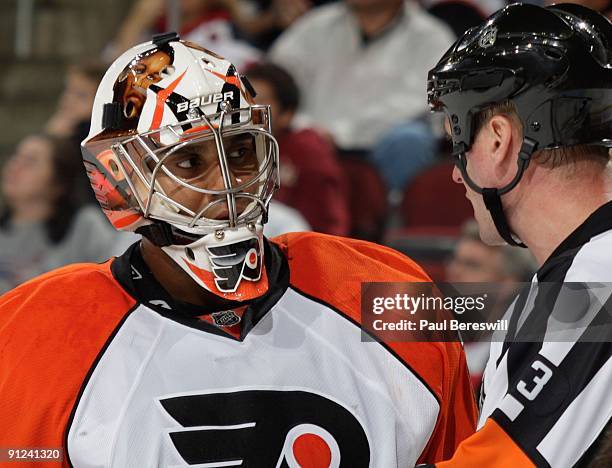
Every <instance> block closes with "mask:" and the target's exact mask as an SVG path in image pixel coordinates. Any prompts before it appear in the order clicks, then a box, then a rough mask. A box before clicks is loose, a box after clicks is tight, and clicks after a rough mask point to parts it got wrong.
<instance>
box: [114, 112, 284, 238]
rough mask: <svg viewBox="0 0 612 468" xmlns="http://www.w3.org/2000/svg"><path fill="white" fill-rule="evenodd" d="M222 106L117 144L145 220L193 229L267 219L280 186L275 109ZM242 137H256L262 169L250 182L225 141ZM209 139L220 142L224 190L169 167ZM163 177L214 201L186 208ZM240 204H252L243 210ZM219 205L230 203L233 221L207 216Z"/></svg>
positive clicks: (117, 153)
mask: <svg viewBox="0 0 612 468" xmlns="http://www.w3.org/2000/svg"><path fill="white" fill-rule="evenodd" d="M220 107H221V109H222V110H221V111H220V112H218V113H215V114H209V115H205V114H203V113H202V112H201V111H199V110H198V109H194V110H193V112H191V113H190V114H189V115H190V116H191V117H190V118H188V119H187V120H184V121H181V122H178V123H176V124H173V125H167V126H164V127H161V128H159V129H155V130H150V131H148V132H145V133H141V134H138V135H134V136H130V137H128V138H126V139H124V140H122V141H120V142H118V143H115V144H114V145H112V146H111V149H112V151H113V152H114V154H115V156H116V157H117V162H118V165H119V167H120V169H121V172H122V173H123V175H124V176H125V180H126V182H127V183H128V185H129V187H130V189H131V191H132V193H133V194H134V197H135V199H136V200H137V202H138V205H139V207H140V211H141V213H142V215H143V216H144V217H145V218H151V219H159V220H162V221H165V222H169V223H172V224H175V225H180V226H185V227H187V228H195V229H197V228H206V229H205V230H206V231H215V230H219V229H224V228H235V227H239V226H243V225H246V224H248V223H253V222H255V221H256V220H257V219H258V218H259V217H260V216H262V215H263V217H264V221H265V219H266V217H267V207H268V204H269V202H270V199H271V198H272V196H273V194H274V192H275V191H276V190H277V189H278V187H279V164H278V158H279V156H278V155H279V149H278V143H277V141H276V139H275V138H274V137H273V136H272V133H271V113H270V107H269V106H263V105H253V106H250V107H247V108H239V109H231V107H230V105H229V103H228V102H224V103H222V104H221V106H220ZM198 114H199V115H198ZM238 135H251V136H252V138H253V144H254V151H255V155H256V160H257V168H256V170H254V171H253V173H252V174H251V175H250V178H249V180H247V181H245V182H243V183H238V184H235V183H234V182H233V180H232V179H233V176H232V167H231V163H230V162H229V161H228V156H227V154H226V148H225V143H226V142H227V140H228V139H229V138H231V137H236V136H238ZM208 141H214V147H215V149H216V153H217V158H216V159H217V160H216V161H215V163H216V164H218V167H219V169H220V173H221V176H222V179H223V188H211V187H201V186H198V185H196V183H197V180H189V179H185V178H182V177H180V176H178V175H177V174H175V173H174V172H173V171H172V170H171V169H170V168H169V167H168V165H167V164H168V162H169V161H170V160H171V158H172V157H173V155H176V154H178V153H177V152H179V151H181V150H185V149H186V148H187V147H190V146H194V145H198V144H199V143H204V142H208ZM161 175H163V176H164V177H166V178H167V179H169V180H170V181H171V182H172V183H173V184H175V187H182V190H188V191H192V192H196V193H199V194H201V195H202V197H208V198H210V199H211V200H210V201H209V202H208V203H206V204H205V205H204V206H203V207H198V208H197V209H194V208H193V207H189V206H186V204H185V203H180V202H179V201H177V200H176V199H174V198H173V197H172V196H170V195H168V193H166V191H165V190H164V189H163V188H162V186H161V184H160V183H159V178H160V176H161ZM237 202H238V203H243V204H244V203H247V202H248V203H247V205H246V206H245V208H244V209H243V210H242V211H241V212H240V211H239V208H238V207H237ZM218 205H225V206H226V207H227V212H228V215H227V219H214V218H210V217H207V216H206V214H207V212H210V210H211V209H213V208H214V207H217V206H218Z"/></svg>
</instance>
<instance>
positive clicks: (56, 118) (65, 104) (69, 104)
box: [45, 61, 107, 145]
mask: <svg viewBox="0 0 612 468" xmlns="http://www.w3.org/2000/svg"><path fill="white" fill-rule="evenodd" d="M106 68H107V67H106V65H105V64H103V63H102V62H94V61H91V62H84V63H81V64H78V65H72V66H71V67H69V68H68V71H67V73H66V80H65V84H64V90H63V91H62V94H61V95H60V98H59V100H58V103H57V108H56V110H55V112H54V113H53V115H52V116H51V118H50V119H49V121H48V122H47V124H46V126H45V132H46V133H48V134H49V135H54V136H57V137H60V138H70V139H72V140H74V141H75V143H76V144H77V145H79V144H80V143H81V141H82V140H83V139H84V138H85V137H86V136H87V134H88V133H89V120H90V117H91V109H92V108H93V101H94V97H95V95H96V90H97V89H98V84H100V81H102V77H103V76H104V73H105V72H106Z"/></svg>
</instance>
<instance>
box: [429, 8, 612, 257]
mask: <svg viewBox="0 0 612 468" xmlns="http://www.w3.org/2000/svg"><path fill="white" fill-rule="evenodd" d="M427 93H428V101H429V105H430V107H431V109H432V110H434V111H444V112H445V113H446V114H447V116H448V118H449V122H450V124H451V133H452V140H453V154H454V156H455V157H456V158H457V162H458V166H459V169H460V170H461V172H462V176H463V178H464V180H465V181H466V183H467V184H468V185H469V186H470V187H471V188H472V189H473V190H475V191H477V192H478V193H481V194H482V195H483V198H484V199H485V204H486V206H487V208H488V209H489V211H491V215H492V216H493V220H494V222H495V225H496V227H497V229H498V231H499V232H500V235H502V237H503V238H504V239H505V240H506V241H507V242H508V243H510V244H513V245H522V244H519V243H518V242H516V241H515V240H514V239H513V238H512V236H511V234H510V230H509V228H508V226H507V221H506V219H505V216H504V215H503V211H502V208H501V200H500V198H499V197H500V196H501V195H503V194H504V193H507V192H509V191H510V190H512V188H514V187H515V186H516V184H517V183H518V182H519V181H520V179H521V177H522V174H523V171H524V170H525V169H526V168H527V166H528V164H529V161H530V159H531V156H532V154H533V153H534V152H535V151H537V150H541V149H550V148H557V147H561V146H571V145H578V144H585V145H587V144H588V145H599V146H605V147H612V23H610V21H608V20H607V19H606V18H604V17H603V16H602V15H600V14H598V13H596V12H594V11H592V10H590V9H588V8H586V7H582V6H579V5H574V4H560V5H553V6H550V7H547V8H542V7H537V6H534V5H527V4H513V5H509V6H507V7H505V8H503V9H502V10H499V11H498V12H496V13H495V14H493V15H492V16H491V17H490V18H489V19H488V20H487V21H486V22H485V23H483V24H482V25H480V26H477V27H474V28H471V29H469V30H468V31H467V32H466V33H465V34H464V35H463V36H462V37H461V38H460V39H459V40H458V41H457V42H456V43H455V44H453V45H452V47H451V48H450V49H449V50H448V52H446V54H445V55H444V56H443V57H442V59H441V60H440V61H439V62H438V64H437V65H436V66H435V67H434V68H433V69H432V70H430V72H429V79H428V86H427ZM506 100H508V101H511V102H512V103H513V104H514V105H515V106H516V109H517V112H518V117H519V118H520V120H521V122H522V124H523V130H524V140H523V146H522V148H521V151H520V153H519V158H518V170H517V174H516V176H515V178H514V180H513V181H512V182H511V183H510V184H508V185H507V186H506V187H503V188H499V189H487V188H481V187H478V186H477V185H476V184H475V183H474V182H473V181H472V180H471V179H470V177H469V175H468V174H467V171H466V170H465V165H466V161H465V152H466V151H467V150H468V149H469V148H470V146H471V145H472V143H473V141H474V137H475V134H474V133H475V128H474V126H475V123H476V122H475V118H476V116H477V115H478V114H479V112H480V111H482V110H484V109H486V108H488V107H490V106H491V105H493V104H496V103H500V102H503V101H506Z"/></svg>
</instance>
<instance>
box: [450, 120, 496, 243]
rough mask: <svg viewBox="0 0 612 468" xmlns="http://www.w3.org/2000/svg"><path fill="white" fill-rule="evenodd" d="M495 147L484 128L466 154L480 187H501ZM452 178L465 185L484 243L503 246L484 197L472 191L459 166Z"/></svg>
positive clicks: (468, 165) (467, 166) (466, 194)
mask: <svg viewBox="0 0 612 468" xmlns="http://www.w3.org/2000/svg"><path fill="white" fill-rule="evenodd" d="M445 128H446V130H447V132H448V131H449V129H450V127H449V125H448V121H447V122H446V124H445ZM493 147H495V143H494V141H493V140H492V136H491V135H490V134H489V133H488V132H487V129H486V128H483V129H482V130H481V131H479V132H478V134H477V135H476V138H475V139H474V143H473V144H472V146H471V148H470V150H469V151H468V152H467V153H466V163H467V164H466V168H467V173H468V174H469V176H470V177H471V179H472V180H473V181H474V182H475V183H476V184H477V185H478V186H479V187H497V186H500V185H499V182H498V181H497V179H496V177H497V175H496V171H495V168H496V164H495V158H494V157H492V153H491V148H493ZM452 177H453V181H454V182H455V183H458V184H463V186H464V187H465V197H466V198H467V199H468V200H469V201H470V203H471V204H472V208H473V209H474V218H475V219H476V222H477V223H478V228H479V231H480V238H481V239H482V241H483V242H484V243H485V244H488V245H503V244H504V243H505V242H504V240H503V239H502V237H501V236H500V235H499V233H498V232H497V228H496V227H495V224H494V223H493V219H492V218H491V215H490V214H489V211H488V210H487V208H486V207H485V204H484V201H483V199H482V195H481V194H479V193H477V192H475V191H474V190H472V189H471V188H470V187H469V186H468V185H467V184H466V183H465V181H464V180H463V177H462V176H461V172H460V171H459V169H458V168H457V166H455V167H454V168H453V175H452Z"/></svg>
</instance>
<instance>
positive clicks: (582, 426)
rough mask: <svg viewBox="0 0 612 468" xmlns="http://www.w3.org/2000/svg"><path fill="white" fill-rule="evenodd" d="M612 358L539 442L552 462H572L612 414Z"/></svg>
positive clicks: (562, 463)
mask: <svg viewBox="0 0 612 468" xmlns="http://www.w3.org/2000/svg"><path fill="white" fill-rule="evenodd" d="M610 382H612V358H609V359H608V360H607V361H606V363H605V364H604V366H603V367H602V368H601V369H600V370H599V372H598V373H597V374H596V375H595V376H594V377H593V378H592V379H591V381H590V382H589V384H588V385H587V386H586V387H585V388H584V390H582V392H580V394H579V395H578V396H577V397H576V398H574V400H573V401H572V403H571V405H569V406H568V407H567V409H566V410H565V411H564V412H563V414H562V415H561V417H560V418H559V419H558V421H557V422H556V424H555V425H554V426H553V427H552V428H551V429H550V431H548V434H547V435H546V437H544V439H543V440H542V442H540V444H539V445H538V447H537V449H538V451H539V452H540V453H541V454H542V456H544V458H546V460H547V461H548V462H549V463H550V464H551V466H571V465H574V463H576V462H577V461H578V460H579V459H580V457H581V456H582V454H583V453H584V452H585V451H586V449H587V448H588V447H589V446H590V445H591V444H592V443H593V442H594V441H595V440H596V439H597V436H598V435H599V434H600V433H601V432H602V431H603V429H604V428H605V427H606V425H607V424H608V422H609V421H610V418H611V417H612V391H611V390H610Z"/></svg>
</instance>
